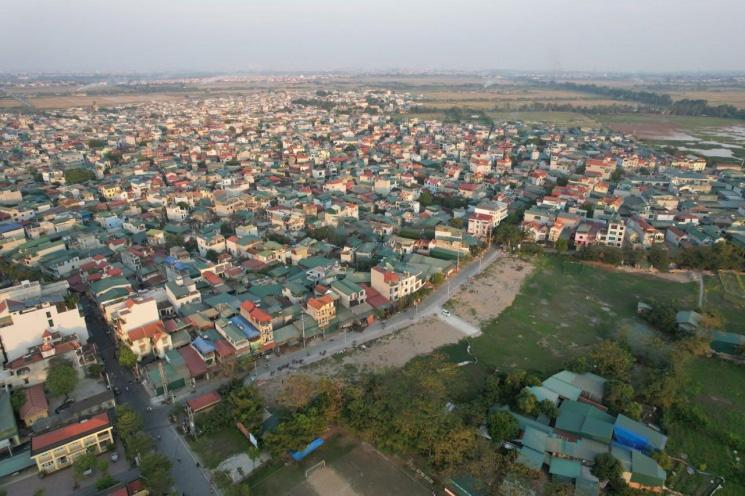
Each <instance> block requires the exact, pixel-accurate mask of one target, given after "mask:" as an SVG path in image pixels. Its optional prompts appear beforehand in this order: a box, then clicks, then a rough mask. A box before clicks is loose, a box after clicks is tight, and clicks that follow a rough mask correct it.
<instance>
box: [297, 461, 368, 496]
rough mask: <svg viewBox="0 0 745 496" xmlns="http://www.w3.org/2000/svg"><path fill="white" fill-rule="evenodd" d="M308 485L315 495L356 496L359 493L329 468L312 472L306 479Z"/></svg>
mask: <svg viewBox="0 0 745 496" xmlns="http://www.w3.org/2000/svg"><path fill="white" fill-rule="evenodd" d="M308 484H309V485H310V487H311V488H313V491H315V493H316V494H336V495H339V496H357V495H359V494H360V493H358V492H356V491H355V490H354V489H352V486H350V485H349V483H348V482H347V481H346V480H345V479H344V478H343V477H342V476H340V475H339V474H338V473H337V472H336V470H334V469H333V468H331V467H327V468H323V469H319V470H316V471H314V472H313V473H312V474H310V476H309V477H308Z"/></svg>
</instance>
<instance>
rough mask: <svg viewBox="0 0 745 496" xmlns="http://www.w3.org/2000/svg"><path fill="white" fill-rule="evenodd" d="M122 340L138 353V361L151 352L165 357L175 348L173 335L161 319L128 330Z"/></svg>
mask: <svg viewBox="0 0 745 496" xmlns="http://www.w3.org/2000/svg"><path fill="white" fill-rule="evenodd" d="M122 341H123V343H124V344H125V345H127V347H129V349H131V350H132V352H134V354H135V355H137V360H138V361H140V360H142V359H143V358H144V357H145V356H147V355H150V354H153V355H156V356H158V357H160V358H163V357H164V356H165V354H166V352H168V351H169V350H170V349H171V348H173V344H172V342H171V335H170V334H168V332H166V329H165V326H164V325H163V322H162V321H160V320H157V321H155V322H151V323H149V324H145V325H143V326H140V327H135V328H134V329H130V330H128V331H127V332H126V334H125V335H124V339H123V340H122Z"/></svg>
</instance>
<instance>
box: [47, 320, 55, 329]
mask: <svg viewBox="0 0 745 496" xmlns="http://www.w3.org/2000/svg"><path fill="white" fill-rule="evenodd" d="M47 324H49V327H54V321H53V320H52V319H49V320H47Z"/></svg>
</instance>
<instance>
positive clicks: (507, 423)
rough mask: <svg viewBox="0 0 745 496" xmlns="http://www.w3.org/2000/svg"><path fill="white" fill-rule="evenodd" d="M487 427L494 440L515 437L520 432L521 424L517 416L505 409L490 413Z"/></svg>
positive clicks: (498, 440)
mask: <svg viewBox="0 0 745 496" xmlns="http://www.w3.org/2000/svg"><path fill="white" fill-rule="evenodd" d="M486 429H487V430H488V431H489V436H490V437H491V438H492V441H494V442H500V441H506V440H510V439H514V438H515V436H517V435H518V433H519V432H520V426H519V425H518V423H517V420H515V417H514V416H513V415H512V414H511V413H510V412H506V411H503V410H498V411H496V412H494V413H491V414H489V416H488V417H487V418H486Z"/></svg>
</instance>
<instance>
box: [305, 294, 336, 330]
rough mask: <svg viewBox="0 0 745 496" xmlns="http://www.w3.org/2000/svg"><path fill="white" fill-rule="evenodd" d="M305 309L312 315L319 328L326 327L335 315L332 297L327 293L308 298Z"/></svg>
mask: <svg viewBox="0 0 745 496" xmlns="http://www.w3.org/2000/svg"><path fill="white" fill-rule="evenodd" d="M306 310H307V312H308V314H309V315H310V316H311V317H313V320H315V321H316V323H317V324H318V327H319V328H320V329H324V328H326V327H328V326H329V324H330V323H331V321H332V320H333V319H334V317H336V306H334V299H333V298H332V297H331V296H330V295H327V294H326V295H323V296H320V297H318V298H309V299H308V302H307V307H306Z"/></svg>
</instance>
